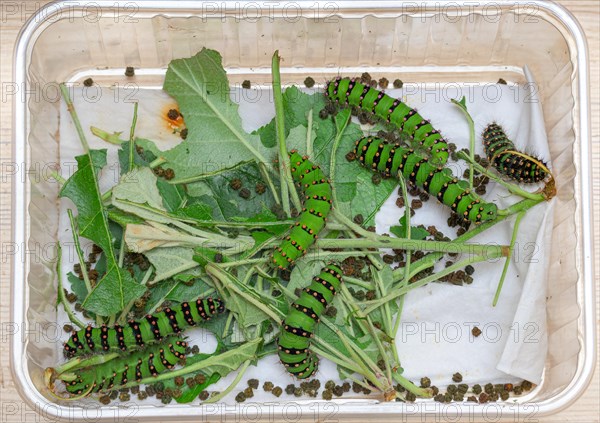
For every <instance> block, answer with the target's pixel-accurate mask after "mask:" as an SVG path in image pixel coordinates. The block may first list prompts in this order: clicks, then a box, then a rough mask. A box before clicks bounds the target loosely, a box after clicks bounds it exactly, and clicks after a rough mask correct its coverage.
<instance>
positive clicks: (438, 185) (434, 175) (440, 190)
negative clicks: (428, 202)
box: [354, 137, 498, 223]
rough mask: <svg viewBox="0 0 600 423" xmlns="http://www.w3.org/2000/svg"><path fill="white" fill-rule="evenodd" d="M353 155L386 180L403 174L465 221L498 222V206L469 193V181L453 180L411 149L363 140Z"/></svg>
mask: <svg viewBox="0 0 600 423" xmlns="http://www.w3.org/2000/svg"><path fill="white" fill-rule="evenodd" d="M354 152H355V154H356V156H357V157H358V160H359V161H360V164H361V165H363V166H365V167H368V168H369V169H371V170H373V171H379V172H380V173H381V174H382V175H384V176H387V177H390V176H393V177H397V175H398V171H399V170H400V171H402V174H403V175H404V178H405V179H406V180H408V181H409V182H410V183H411V184H412V185H415V186H418V187H419V188H422V189H424V190H425V191H427V192H428V193H429V195H431V196H433V197H435V198H436V199H437V200H438V201H439V202H441V203H443V204H445V205H447V206H448V207H450V208H451V209H452V210H454V211H455V212H456V213H458V214H459V215H460V216H462V217H463V219H464V220H468V221H471V222H475V223H481V222H485V221H487V220H493V219H495V218H496V215H497V212H498V208H497V206H496V205H495V204H493V203H486V202H485V201H482V200H480V199H479V198H478V197H477V196H476V195H475V194H474V193H472V192H470V191H469V189H468V188H469V185H468V183H467V182H466V181H462V180H459V179H458V178H456V177H454V175H452V172H451V171H450V169H448V168H445V167H442V166H435V165H433V164H431V163H430V162H429V161H428V160H427V158H425V157H423V156H421V155H419V154H417V153H415V152H414V150H412V149H408V148H404V147H401V146H400V145H399V144H393V145H392V144H386V143H384V142H383V141H382V140H381V139H379V138H375V137H363V138H361V139H360V140H358V141H356V146H355V148H354Z"/></svg>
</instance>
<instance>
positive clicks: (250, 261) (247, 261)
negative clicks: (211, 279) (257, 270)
mask: <svg viewBox="0 0 600 423" xmlns="http://www.w3.org/2000/svg"><path fill="white" fill-rule="evenodd" d="M267 262H268V258H266V257H261V258H256V259H245V260H238V261H228V262H225V263H219V264H218V266H219V267H221V268H223V269H229V268H231V267H238V266H243V265H246V264H260V263H267Z"/></svg>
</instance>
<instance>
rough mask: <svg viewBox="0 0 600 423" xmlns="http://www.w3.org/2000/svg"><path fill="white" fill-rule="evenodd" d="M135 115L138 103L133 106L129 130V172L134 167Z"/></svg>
mask: <svg viewBox="0 0 600 423" xmlns="http://www.w3.org/2000/svg"><path fill="white" fill-rule="evenodd" d="M137 113H138V102H137V101H136V102H135V103H134V104H133V120H132V122H131V129H130V130H129V170H130V171H131V169H133V167H134V166H135V160H134V157H133V154H134V151H135V126H136V124H137Z"/></svg>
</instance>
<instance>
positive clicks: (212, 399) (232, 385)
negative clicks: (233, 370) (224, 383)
mask: <svg viewBox="0 0 600 423" xmlns="http://www.w3.org/2000/svg"><path fill="white" fill-rule="evenodd" d="M251 362H252V360H246V361H244V364H242V366H241V367H240V369H239V370H238V373H237V375H236V376H235V379H233V382H231V383H230V384H229V386H228V387H227V388H225V390H224V391H221V392H219V393H218V394H216V395H215V396H212V397H210V398H209V399H207V400H206V401H204V404H210V403H213V402H217V401H219V400H220V399H222V398H224V397H225V396H227V395H228V394H229V393H230V392H231V391H232V390H233V388H235V387H236V386H237V384H238V383H240V380H242V377H243V376H244V373H246V370H247V369H248V366H250V363H251Z"/></svg>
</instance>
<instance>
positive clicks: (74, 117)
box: [59, 82, 96, 178]
mask: <svg viewBox="0 0 600 423" xmlns="http://www.w3.org/2000/svg"><path fill="white" fill-rule="evenodd" d="M59 87H60V92H61V94H62V96H63V99H64V100H65V103H66V104H67V110H68V111H69V114H70V115H71V119H72V120H73V125H75V130H76V131H77V135H78V136H79V141H80V142H81V145H82V146H83V150H84V151H85V153H86V154H88V155H89V154H90V146H89V144H88V142H87V139H86V138H85V133H84V132H83V127H82V126H81V122H80V121H79V116H77V113H75V106H74V105H73V101H72V100H71V96H70V95H69V90H68V88H67V86H66V85H65V83H64V82H63V83H61V84H60V85H59ZM90 163H93V162H92V158H91V157H90ZM93 169H94V166H92V171H93V172H94V178H95V177H96V171H95V170H93Z"/></svg>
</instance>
